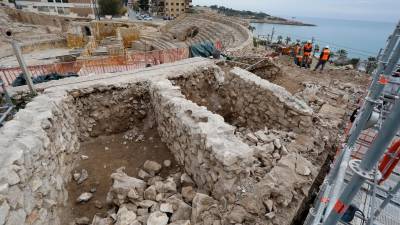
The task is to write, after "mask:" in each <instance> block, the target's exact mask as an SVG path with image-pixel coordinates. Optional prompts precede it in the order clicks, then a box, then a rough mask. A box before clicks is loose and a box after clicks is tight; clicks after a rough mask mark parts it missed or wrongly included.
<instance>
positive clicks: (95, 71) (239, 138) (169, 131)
mask: <svg viewBox="0 0 400 225" xmlns="http://www.w3.org/2000/svg"><path fill="white" fill-rule="evenodd" d="M177 7H178V6H177ZM160 21H161V22H160ZM160 21H158V22H149V21H135V22H132V21H130V20H128V19H127V20H126V21H124V20H122V19H121V18H118V19H117V20H112V19H109V20H107V19H103V20H100V21H98V20H92V19H90V18H86V17H85V18H73V19H72V18H70V17H66V16H65V17H64V16H59V15H47V14H46V15H45V14H41V13H37V12H22V10H21V11H20V10H17V9H13V8H10V7H2V6H1V7H0V28H1V29H2V26H4V27H5V26H7V27H9V28H10V31H12V32H13V37H12V38H13V40H12V41H10V40H11V38H10V37H3V36H0V47H1V49H4V50H5V51H1V52H0V81H1V82H0V94H1V96H0V97H4V99H6V97H7V99H8V102H11V104H8V102H6V101H3V100H1V98H0V118H2V119H0V225H114V224H115V225H167V224H169V225H300V224H303V223H304V221H305V220H306V217H307V214H308V213H309V212H310V208H311V207H312V205H313V203H314V202H315V200H316V198H317V196H318V192H319V189H320V187H321V185H322V184H323V183H324V178H325V177H326V176H327V173H328V171H329V167H330V164H331V163H332V160H333V158H334V156H335V153H336V152H337V150H338V148H339V146H340V143H341V142H342V141H343V140H344V138H345V135H346V134H345V130H346V129H345V128H346V123H347V122H348V118H349V117H350V115H351V113H352V112H353V110H354V109H355V108H356V107H357V106H358V105H359V102H358V100H359V99H360V97H361V96H363V95H364V94H365V90H366V87H367V85H368V83H369V80H368V79H367V78H366V76H364V75H360V73H358V72H356V71H354V70H342V69H340V70H339V69H331V68H333V67H329V69H327V72H326V74H321V73H317V72H312V71H308V70H304V69H302V68H298V67H297V66H294V65H293V59H291V58H290V57H289V56H287V55H280V53H279V54H277V53H276V52H275V50H274V51H272V50H271V49H268V48H267V46H262V47H260V46H258V47H257V46H255V42H257V40H256V39H253V35H252V32H251V31H250V28H249V24H248V22H245V21H242V20H238V19H237V18H232V17H228V16H221V15H219V14H217V13H212V12H207V11H206V12H200V11H199V12H196V13H188V14H184V15H182V16H180V17H178V18H176V19H175V20H171V21H169V20H168V21H164V20H162V19H160ZM1 29H0V31H2V30H1ZM7 31H8V30H7ZM15 42H18V43H19V45H20V46H19V47H20V49H19V50H20V51H21V52H20V53H19V54H22V55H23V57H25V59H26V64H28V66H27V70H26V71H28V72H26V71H25V70H22V68H24V67H23V66H20V65H21V63H20V58H18V57H15V55H14V51H13V49H14V50H15V48H16V47H15V46H14V44H15ZM10 43H12V44H13V45H11V44H10ZM11 46H13V47H11ZM207 47H210V48H212V49H211V50H210V49H207ZM203 54H205V55H203ZM16 55H17V54H16ZM199 56H201V57H199ZM23 57H22V58H23ZM20 67H21V68H20ZM25 67H26V66H25ZM29 71H30V72H29ZM27 73H31V76H32V78H33V81H34V82H33V84H32V90H30V89H29V87H30V82H29V79H25V77H27V75H26V74H27ZM46 77H52V79H50V80H51V81H50V80H45V79H47V78H46ZM53 78H54V79H53ZM33 89H34V90H33ZM4 93H6V94H7V95H5V94H4ZM7 99H6V100H7ZM4 102H6V103H7V104H3V103H4ZM3 105H5V106H6V107H10V108H9V109H10V111H9V112H10V114H9V115H7V116H4V117H3V116H2V115H5V113H4V114H3V111H1V110H3V109H4V108H5V107H3ZM2 120H4V123H3V122H2Z"/></svg>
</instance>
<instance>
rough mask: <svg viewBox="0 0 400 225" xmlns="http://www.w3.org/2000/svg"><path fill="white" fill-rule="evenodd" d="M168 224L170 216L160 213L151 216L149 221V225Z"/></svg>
mask: <svg viewBox="0 0 400 225" xmlns="http://www.w3.org/2000/svg"><path fill="white" fill-rule="evenodd" d="M167 223H168V216H167V214H165V213H162V212H160V211H157V212H153V213H151V214H150V216H149V219H148V220H147V225H166V224H167Z"/></svg>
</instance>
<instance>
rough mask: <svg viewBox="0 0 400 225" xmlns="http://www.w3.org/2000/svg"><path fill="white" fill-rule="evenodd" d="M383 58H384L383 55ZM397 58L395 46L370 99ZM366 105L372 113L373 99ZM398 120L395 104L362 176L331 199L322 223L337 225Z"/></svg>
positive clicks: (367, 157)
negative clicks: (325, 217)
mask: <svg viewBox="0 0 400 225" xmlns="http://www.w3.org/2000/svg"><path fill="white" fill-rule="evenodd" d="M399 28H400V27H399V26H397V28H396V30H397V32H399ZM398 36H399V35H396V37H397V38H398ZM394 39H395V38H394ZM383 57H385V55H384V56H383ZM399 58H400V44H397V46H396V48H395V50H394V52H393V54H391V57H390V59H389V61H388V63H387V64H386V66H385V67H384V68H382V70H383V75H381V78H379V81H378V82H377V83H376V85H375V87H376V88H374V89H373V90H372V94H373V95H372V97H379V95H378V93H379V94H380V93H381V92H382V90H383V88H384V86H385V84H386V83H387V82H386V81H387V77H388V76H390V75H391V74H392V73H393V70H394V69H395V67H396V65H397V62H398V61H399ZM375 95H376V96H375ZM375 101H376V100H375ZM368 102H370V103H368ZM366 103H367V104H364V106H366V109H369V108H371V111H372V108H373V105H374V104H373V103H374V101H373V99H372V100H368V97H367V101H366ZM369 115H370V114H369ZM369 115H368V116H367V118H363V116H365V115H364V114H362V115H361V117H360V120H362V119H364V120H365V119H366V120H368V118H369ZM398 118H400V104H396V105H395V106H394V110H393V113H391V114H390V116H389V118H387V119H386V120H385V121H384V123H383V125H382V129H381V130H380V132H379V134H378V136H377V138H376V140H375V141H374V143H373V144H372V146H371V148H370V149H369V150H368V151H367V153H366V155H365V156H364V158H363V160H362V162H361V165H359V169H360V170H361V173H362V174H361V175H360V174H359V173H357V172H360V171H355V172H356V173H355V175H354V176H353V178H352V179H351V181H350V183H349V184H348V185H347V187H346V189H345V190H344V191H343V192H342V194H341V195H340V198H338V199H337V200H333V197H336V196H332V197H331V200H330V202H331V203H333V206H332V207H331V210H327V212H328V214H329V216H328V218H327V220H326V222H325V223H324V224H325V225H334V224H336V223H337V221H338V220H339V219H340V216H341V215H342V214H343V213H344V212H345V210H346V208H347V206H348V204H349V203H351V201H352V199H353V198H354V196H355V194H356V193H357V192H358V190H359V189H360V187H361V185H362V184H363V183H364V181H365V180H366V179H367V176H368V175H369V173H371V171H373V168H374V166H375V164H376V163H377V162H378V161H379V159H380V158H381V156H382V155H383V153H384V152H385V151H386V149H387V147H388V146H389V144H390V141H391V140H392V139H393V137H394V136H395V135H396V132H397V130H398V127H399V125H400V122H399V121H398ZM356 169H357V168H356ZM337 182H338V181H337ZM339 182H341V181H339Z"/></svg>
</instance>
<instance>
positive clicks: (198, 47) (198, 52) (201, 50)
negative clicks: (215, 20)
mask: <svg viewBox="0 0 400 225" xmlns="http://www.w3.org/2000/svg"><path fill="white" fill-rule="evenodd" d="M189 50H190V57H198V56H200V57H206V58H208V57H210V56H212V55H213V52H214V51H215V46H214V43H212V42H211V41H205V42H202V43H200V44H195V45H192V46H190V47H189Z"/></svg>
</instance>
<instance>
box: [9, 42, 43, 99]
mask: <svg viewBox="0 0 400 225" xmlns="http://www.w3.org/2000/svg"><path fill="white" fill-rule="evenodd" d="M11 45H12V47H13V49H14V53H15V56H16V57H17V60H18V63H19V65H20V67H21V70H22V72H23V74H24V77H25V80H26V83H27V84H28V87H29V90H30V91H31V94H32V95H37V92H36V90H35V87H34V86H33V82H32V75H31V72H30V71H29V69H28V67H27V65H26V62H25V59H24V57H23V56H22V53H21V48H20V46H19V44H18V43H17V42H16V41H15V40H13V41H11Z"/></svg>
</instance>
